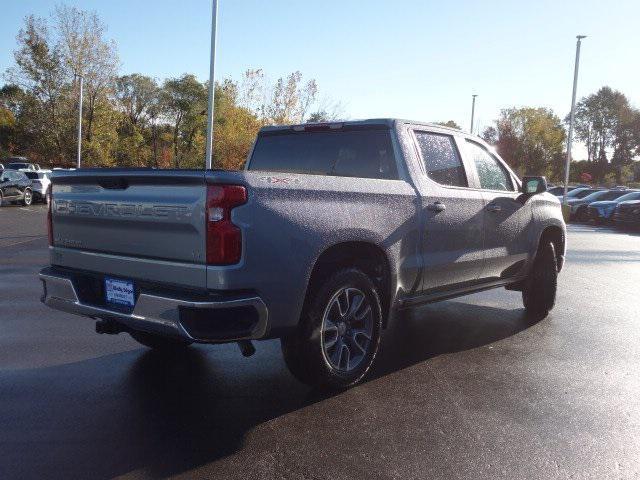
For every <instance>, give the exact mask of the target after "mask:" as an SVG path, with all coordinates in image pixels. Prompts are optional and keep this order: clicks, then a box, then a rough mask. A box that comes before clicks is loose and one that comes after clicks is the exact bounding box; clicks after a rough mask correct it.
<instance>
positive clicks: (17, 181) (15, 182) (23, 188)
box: [0, 169, 33, 206]
mask: <svg viewBox="0 0 640 480" xmlns="http://www.w3.org/2000/svg"><path fill="white" fill-rule="evenodd" d="M32 201H33V187H32V183H31V180H30V179H29V178H27V176H26V175H25V174H24V173H23V172H20V171H17V170H6V169H5V170H2V171H1V172H0V206H2V205H4V204H6V203H11V202H22V204H23V205H26V206H28V205H31V202H32Z"/></svg>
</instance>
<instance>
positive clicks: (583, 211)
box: [576, 207, 589, 223]
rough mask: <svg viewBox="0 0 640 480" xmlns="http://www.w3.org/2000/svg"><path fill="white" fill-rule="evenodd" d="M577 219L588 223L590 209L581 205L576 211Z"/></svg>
mask: <svg viewBox="0 0 640 480" xmlns="http://www.w3.org/2000/svg"><path fill="white" fill-rule="evenodd" d="M576 219H577V220H578V221H579V222H583V223H587V222H588V221H589V211H588V210H587V207H580V208H579V209H578V211H577V212H576Z"/></svg>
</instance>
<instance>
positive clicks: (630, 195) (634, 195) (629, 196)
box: [617, 192, 640, 202]
mask: <svg viewBox="0 0 640 480" xmlns="http://www.w3.org/2000/svg"><path fill="white" fill-rule="evenodd" d="M638 199H640V192H631V193H627V194H625V195H622V196H621V197H618V198H617V201H618V202H626V201H627V200H638Z"/></svg>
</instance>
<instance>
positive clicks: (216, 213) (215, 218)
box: [206, 185, 247, 265]
mask: <svg viewBox="0 0 640 480" xmlns="http://www.w3.org/2000/svg"><path fill="white" fill-rule="evenodd" d="M246 202H247V189H246V188H245V187H243V186H242V185H209V186H208V187H207V211H206V213H207V219H206V222H207V263H208V264H210V265H232V264H234V263H238V262H239V261H240V257H241V256H242V231H241V230H240V228H238V226H237V225H234V224H233V222H232V221H231V210H233V208H234V207H237V206H238V205H242V204H244V203H246Z"/></svg>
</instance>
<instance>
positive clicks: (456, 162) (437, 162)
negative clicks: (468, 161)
mask: <svg viewBox="0 0 640 480" xmlns="http://www.w3.org/2000/svg"><path fill="white" fill-rule="evenodd" d="M415 135H416V140H417V141H418V147H419V148H420V153H421V155H422V161H423V162H424V167H425V169H426V171H427V175H428V176H429V178H430V179H431V180H433V181H435V182H437V183H439V184H440V185H448V186H452V187H467V186H468V183H467V175H466V173H465V171H464V167H463V165H462V160H461V159H460V155H459V154H458V149H457V148H456V146H455V144H454V140H453V137H452V136H451V135H442V134H439V133H430V132H415Z"/></svg>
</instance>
